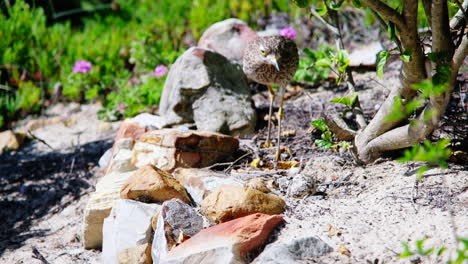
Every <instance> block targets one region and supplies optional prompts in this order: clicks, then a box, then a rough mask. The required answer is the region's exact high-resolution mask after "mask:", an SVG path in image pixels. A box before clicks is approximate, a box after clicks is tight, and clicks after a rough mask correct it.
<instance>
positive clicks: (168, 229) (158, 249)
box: [151, 199, 203, 264]
mask: <svg viewBox="0 0 468 264" xmlns="http://www.w3.org/2000/svg"><path fill="white" fill-rule="evenodd" d="M202 228H203V218H202V217H201V216H200V215H199V214H197V212H196V211H195V209H193V208H192V207H190V206H189V205H187V204H186V203H184V202H182V201H181V200H179V199H172V200H169V201H166V202H164V203H163V204H162V208H161V213H160V214H159V215H158V219H157V224H156V229H155V230H154V237H153V243H152V248H151V256H152V258H153V263H154V264H158V263H161V261H160V260H161V259H164V258H165V257H166V256H167V254H168V253H169V250H170V249H171V248H172V247H174V246H175V245H176V244H177V243H180V242H181V241H179V239H180V238H181V237H182V238H187V237H191V236H193V235H195V234H196V233H198V232H199V231H200V230H201V229H202Z"/></svg>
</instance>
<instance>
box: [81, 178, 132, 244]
mask: <svg viewBox="0 0 468 264" xmlns="http://www.w3.org/2000/svg"><path fill="white" fill-rule="evenodd" d="M132 174H133V171H129V172H112V173H108V174H106V175H105V176H104V177H102V178H101V179H100V180H99V181H98V183H97V184H96V191H95V192H94V193H92V194H91V197H90V198H89V201H88V203H87V204H86V207H85V210H84V217H83V241H84V247H85V248H86V249H92V248H100V247H101V245H102V224H103V222H104V219H105V218H106V217H107V216H109V213H110V211H111V209H112V207H113V206H114V203H115V201H117V200H118V199H120V189H121V188H122V186H123V184H124V183H125V181H126V180H127V179H128V177H130V175H132Z"/></svg>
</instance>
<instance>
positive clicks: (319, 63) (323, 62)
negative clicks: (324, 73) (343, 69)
mask: <svg viewBox="0 0 468 264" xmlns="http://www.w3.org/2000/svg"><path fill="white" fill-rule="evenodd" d="M315 65H317V66H320V67H331V65H332V63H331V61H330V60H329V59H320V60H318V61H317V62H316V63H315Z"/></svg>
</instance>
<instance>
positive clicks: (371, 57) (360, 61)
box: [349, 42, 384, 67]
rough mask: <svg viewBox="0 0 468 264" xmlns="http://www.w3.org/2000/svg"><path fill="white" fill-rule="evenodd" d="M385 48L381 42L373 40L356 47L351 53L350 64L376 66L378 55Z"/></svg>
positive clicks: (354, 65) (352, 65) (353, 65)
mask: <svg viewBox="0 0 468 264" xmlns="http://www.w3.org/2000/svg"><path fill="white" fill-rule="evenodd" d="M383 50H384V48H383V47H382V44H381V43H380V42H371V43H370V44H367V45H364V46H361V47H359V48H358V49H355V50H354V51H352V52H351V54H350V55H349V61H350V62H349V66H351V67H360V66H363V67H375V66H376V61H377V55H378V54H379V52H381V51H383Z"/></svg>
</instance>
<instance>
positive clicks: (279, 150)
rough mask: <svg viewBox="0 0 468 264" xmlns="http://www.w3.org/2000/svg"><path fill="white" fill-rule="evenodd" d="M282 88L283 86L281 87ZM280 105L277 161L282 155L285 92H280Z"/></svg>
mask: <svg viewBox="0 0 468 264" xmlns="http://www.w3.org/2000/svg"><path fill="white" fill-rule="evenodd" d="M280 89H281V88H280ZM279 97H280V106H279V109H278V142H277V149H276V155H275V162H278V161H279V160H280V156H281V146H280V145H281V144H280V143H281V120H282V119H283V101H284V93H283V92H280V95H279Z"/></svg>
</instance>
